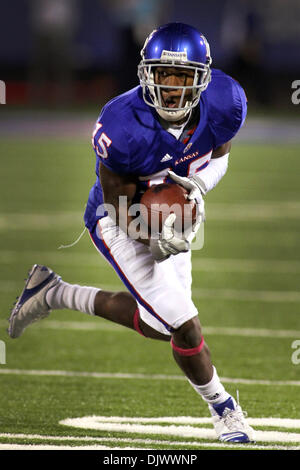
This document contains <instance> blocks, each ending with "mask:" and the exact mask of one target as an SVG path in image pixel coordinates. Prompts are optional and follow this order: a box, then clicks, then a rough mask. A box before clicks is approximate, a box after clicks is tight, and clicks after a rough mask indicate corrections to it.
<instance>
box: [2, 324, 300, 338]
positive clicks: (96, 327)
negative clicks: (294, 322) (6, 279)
mask: <svg viewBox="0 0 300 470" xmlns="http://www.w3.org/2000/svg"><path fill="white" fill-rule="evenodd" d="M7 325H8V322H7V321H4V320H0V326H1V327H5V326H7ZM32 328H41V329H46V330H70V331H82V332H85V331H117V332H121V333H125V332H128V331H129V330H128V328H125V327H124V326H122V325H118V324H117V323H112V322H108V321H105V320H101V319H99V321H97V322H95V321H92V320H91V321H90V322H87V321H61V320H57V321H56V320H48V319H47V320H46V319H45V320H44V321H42V322H39V323H35V324H34V325H32ZM203 331H204V334H206V335H222V336H250V337H251V336H253V337H261V338H300V331H299V330H273V329H267V328H239V327H235V328H233V327H223V326H204V327H203Z"/></svg>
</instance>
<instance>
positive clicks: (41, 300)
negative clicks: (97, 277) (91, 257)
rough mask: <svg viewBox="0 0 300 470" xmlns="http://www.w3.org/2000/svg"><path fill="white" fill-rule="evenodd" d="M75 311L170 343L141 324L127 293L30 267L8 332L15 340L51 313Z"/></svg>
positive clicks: (14, 308)
mask: <svg viewBox="0 0 300 470" xmlns="http://www.w3.org/2000/svg"><path fill="white" fill-rule="evenodd" d="M61 309H69V310H77V311H80V312H82V313H86V314H89V315H96V316H99V317H102V318H105V319H107V320H110V321H113V322H115V323H118V324H120V325H123V326H126V327H128V328H132V329H134V330H136V331H137V332H138V333H140V334H142V335H143V336H146V337H149V338H153V339H159V340H165V341H170V337H169V336H166V335H164V334H162V333H159V332H158V331H156V330H155V329H153V328H151V327H149V326H148V325H147V324H143V322H142V321H141V319H140V318H139V309H138V304H137V302H136V300H135V298H134V297H133V296H132V295H131V294H130V293H129V292H109V291H104V290H100V289H98V288H96V287H88V286H80V285H77V284H69V283H67V282H64V281H63V280H62V279H61V277H60V276H59V275H57V274H56V273H54V272H53V271H52V270H51V269H50V268H48V267H46V266H41V265H34V266H33V267H32V268H31V270H30V272H29V274H28V278H27V280H26V283H25V287H24V289H23V291H22V293H21V295H20V296H19V298H18V299H17V302H16V304H15V306H14V307H13V309H12V312H11V315H10V318H9V328H8V333H9V335H10V336H11V337H12V338H18V337H19V336H20V335H21V334H22V333H23V331H24V330H25V328H27V327H28V326H29V325H31V324H32V323H33V322H35V321H37V320H40V319H42V318H45V317H47V316H48V315H49V314H50V312H51V311H52V310H61Z"/></svg>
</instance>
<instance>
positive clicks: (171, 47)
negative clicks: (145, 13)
mask: <svg viewBox="0 0 300 470" xmlns="http://www.w3.org/2000/svg"><path fill="white" fill-rule="evenodd" d="M141 56H142V60H141V62H140V64H139V66H138V77H139V79H140V85H141V87H142V90H143V98H144V101H145V103H146V104H148V105H149V106H151V107H153V108H155V109H156V111H157V113H158V114H159V115H160V116H161V117H162V118H163V119H165V120H167V121H171V122H172V121H173V122H176V121H179V120H182V119H183V118H185V117H186V116H187V115H188V114H189V112H190V111H191V109H193V108H195V107H196V106H197V104H198V103H199V100H200V95H201V93H202V91H204V90H205V89H206V88H207V86H208V84H209V82H210V78H211V72H210V64H211V57H210V51H209V45H208V43H207V41H206V39H205V38H204V36H203V35H201V34H200V33H199V32H198V31H197V30H195V29H194V28H192V27H191V26H188V25H184V24H182V23H170V24H168V25H165V26H162V27H161V28H159V29H158V30H155V31H153V32H152V33H151V35H150V36H149V37H148V38H147V39H146V42H145V44H144V47H143V49H142V51H141ZM193 59H196V60H193ZM161 77H162V78H161ZM166 97H169V98H168V99H167V101H168V102H167V101H166Z"/></svg>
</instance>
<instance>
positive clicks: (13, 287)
mask: <svg viewBox="0 0 300 470" xmlns="http://www.w3.org/2000/svg"><path fill="white" fill-rule="evenodd" d="M21 287H22V284H21V283H20V282H17V281H12V280H5V281H0V292H16V293H18V291H20V290H21ZM95 287H97V286H95ZM101 288H102V289H103V290H111V291H117V290H120V289H121V290H124V287H123V285H122V284H119V285H118V284H117V283H116V284H103V283H101ZM192 291H193V298H194V299H215V300H237V301H245V302H284V303H286V302H296V303H298V302H300V292H299V291H288V290H287V291H278V290H270V291H268V290H246V289H222V288H220V289H210V288H203V289H202V288H197V287H196V288H193V290H192Z"/></svg>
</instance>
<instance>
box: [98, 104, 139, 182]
mask: <svg viewBox="0 0 300 470" xmlns="http://www.w3.org/2000/svg"><path fill="white" fill-rule="evenodd" d="M92 145H93V148H94V151H95V153H96V157H97V164H96V166H99V161H98V160H100V161H101V162H102V163H103V165H105V166H106V167H107V168H108V169H109V170H111V171H113V172H114V173H119V174H127V173H129V172H130V153H129V147H128V138H127V134H126V130H125V129H124V127H123V125H122V123H121V122H120V121H119V119H118V116H116V114H115V113H114V112H112V111H111V110H110V109H107V108H106V107H104V108H103V110H102V112H101V114H100V116H99V118H98V120H97V122H96V125H95V128H94V132H93V136H92ZM96 171H97V169H96Z"/></svg>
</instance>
